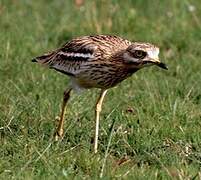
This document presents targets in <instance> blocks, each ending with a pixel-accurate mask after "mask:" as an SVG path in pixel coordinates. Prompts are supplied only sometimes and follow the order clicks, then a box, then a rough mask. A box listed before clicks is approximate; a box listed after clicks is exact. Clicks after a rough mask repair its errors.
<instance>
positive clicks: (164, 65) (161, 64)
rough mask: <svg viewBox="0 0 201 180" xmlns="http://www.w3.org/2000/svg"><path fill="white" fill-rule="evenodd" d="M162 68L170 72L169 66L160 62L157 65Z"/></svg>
mask: <svg viewBox="0 0 201 180" xmlns="http://www.w3.org/2000/svg"><path fill="white" fill-rule="evenodd" d="M157 65H158V66H159V67H160V68H162V69H166V70H168V66H167V65H166V64H165V63H162V62H160V63H159V64H157Z"/></svg>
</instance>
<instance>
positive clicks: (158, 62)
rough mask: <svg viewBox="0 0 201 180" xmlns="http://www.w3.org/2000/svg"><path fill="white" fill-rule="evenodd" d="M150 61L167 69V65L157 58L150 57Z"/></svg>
mask: <svg viewBox="0 0 201 180" xmlns="http://www.w3.org/2000/svg"><path fill="white" fill-rule="evenodd" d="M150 62H152V63H153V64H155V65H157V66H158V67H160V68H162V69H166V70H168V66H167V65H166V64H165V63H163V62H161V61H160V60H159V59H151V60H150Z"/></svg>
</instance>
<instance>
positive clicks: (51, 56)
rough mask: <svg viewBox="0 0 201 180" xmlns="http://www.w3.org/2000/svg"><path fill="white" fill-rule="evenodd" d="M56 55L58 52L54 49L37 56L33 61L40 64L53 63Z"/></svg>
mask: <svg viewBox="0 0 201 180" xmlns="http://www.w3.org/2000/svg"><path fill="white" fill-rule="evenodd" d="M55 55H56V52H55V51H53V52H49V53H46V54H44V55H42V56H38V57H35V58H34V59H32V60H31V61H32V62H37V63H39V64H43V65H51V62H52V60H53V59H54V57H55Z"/></svg>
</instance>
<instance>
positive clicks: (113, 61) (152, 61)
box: [32, 35, 168, 153]
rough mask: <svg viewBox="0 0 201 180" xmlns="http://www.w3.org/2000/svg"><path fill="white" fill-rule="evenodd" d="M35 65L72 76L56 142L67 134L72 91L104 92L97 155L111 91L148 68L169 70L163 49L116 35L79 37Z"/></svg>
mask: <svg viewBox="0 0 201 180" xmlns="http://www.w3.org/2000/svg"><path fill="white" fill-rule="evenodd" d="M32 62H36V63H39V64H42V65H44V66H46V67H48V68H50V69H54V70H56V71H58V72H60V73H63V74H64V75H67V76H68V77H69V83H68V86H67V89H66V90H65V91H64V95H63V103H62V106H61V114H60V118H59V123H58V126H57V128H56V132H55V135H54V137H55V140H59V139H62V138H63V135H64V119H65V117H64V114H65V109H66V105H67V102H68V100H69V98H70V94H71V91H72V90H73V91H80V90H84V89H91V88H98V89H100V95H99V96H98V98H97V101H96V105H95V135H94V143H93V150H94V153H97V151H98V136H99V121H100V113H101V110H102V104H103V100H104V97H105V95H106V93H107V91H108V89H110V88H112V87H115V86H116V85H117V84H119V83H120V82H122V81H123V80H125V79H127V78H128V77H130V76H132V75H133V74H134V73H136V72H137V71H138V70H140V69H142V68H144V67H149V66H153V65H156V66H158V67H160V68H162V69H166V70H167V69H168V67H167V65H166V64H165V63H163V62H161V61H160V60H159V47H157V46H155V45H154V44H151V43H147V42H133V41H129V40H127V39H124V38H122V37H119V36H115V35H88V36H81V37H76V38H73V39H72V40H70V41H68V42H66V43H65V44H64V45H62V46H61V47H60V48H57V49H56V50H53V51H49V52H47V53H45V54H44V55H41V56H37V57H36V58H34V59H32Z"/></svg>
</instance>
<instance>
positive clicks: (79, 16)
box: [0, 0, 201, 179]
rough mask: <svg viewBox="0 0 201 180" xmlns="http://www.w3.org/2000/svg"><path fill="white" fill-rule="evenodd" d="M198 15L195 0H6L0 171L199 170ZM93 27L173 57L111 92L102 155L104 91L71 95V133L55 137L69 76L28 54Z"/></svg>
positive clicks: (0, 10)
mask: <svg viewBox="0 0 201 180" xmlns="http://www.w3.org/2000/svg"><path fill="white" fill-rule="evenodd" d="M191 6H193V7H194V8H195V10H194V11H191V9H190V8H191ZM200 17H201V4H200V2H199V1H196V0H191V1H188V0H184V1H180V0H170V1H168V0H166V1H165V0H164V1H161V0H144V1H142V0H135V1H134V0H133V1H132V0H128V1H121V0H113V1H107V0H102V1H98V0H97V1H88V2H86V3H85V4H84V5H83V6H82V7H80V8H78V7H76V6H75V5H74V3H73V1H72V2H71V1H64V0H60V1H56V0H55V1H48V0H43V1H28V0H21V1H14V0H0V18H1V20H0V29H1V30H0V42H1V43H0V144H1V148H0V179H73V178H74V179H82V178H85V179H98V178H99V177H100V174H101V170H103V179H111V178H124V179H172V178H173V179H188V178H192V179H193V178H194V179H199V178H201V169H200V167H201V71H200V68H201V59H200V57H201V40H200V39H201V33H200V32H201V20H200ZM89 34H115V35H119V36H122V37H124V38H128V39H130V40H133V41H146V42H153V43H155V44H157V45H158V46H160V48H161V54H160V56H161V59H164V61H165V62H166V63H167V64H168V65H169V71H163V70H161V69H159V68H157V67H152V68H147V69H143V70H141V71H139V72H137V73H136V74H135V75H133V77H131V78H129V79H127V80H126V81H124V82H123V83H121V84H120V85H119V86H117V87H116V88H113V89H111V90H110V91H109V93H108V95H107V96H106V99H105V103H104V107H103V112H102V116H101V129H100V140H99V152H98V154H97V155H94V154H93V153H92V151H91V148H92V144H91V142H92V137H93V133H94V121H93V118H94V112H93V107H94V102H95V100H96V97H97V95H98V94H97V93H98V90H96V89H94V90H91V91H86V92H84V93H82V94H81V95H79V96H77V95H76V94H74V95H73V97H72V99H71V100H70V103H69V106H68V110H67V113H66V117H67V119H66V123H65V137H64V139H63V141H61V142H57V143H56V142H54V141H53V140H52V135H53V133H54V130H55V118H56V116H58V115H59V111H60V104H61V99H62V95H63V90H64V89H65V87H66V86H67V82H68V78H66V77H65V76H64V75H61V74H59V73H56V72H54V71H51V70H48V69H45V68H42V67H40V66H38V65H36V64H32V63H31V62H30V60H31V59H32V58H33V57H35V56H37V55H40V54H43V53H44V52H46V51H48V50H51V49H54V48H57V47H58V46H59V45H61V44H63V43H64V42H65V41H67V40H69V39H71V38H72V37H76V36H81V35H89ZM128 109H133V110H132V111H128ZM113 121H115V124H114V127H113V129H112V130H111V125H112V123H113ZM110 138H111V141H110ZM108 144H109V145H110V146H108ZM106 149H107V150H108V153H106ZM103 164H104V165H103Z"/></svg>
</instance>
